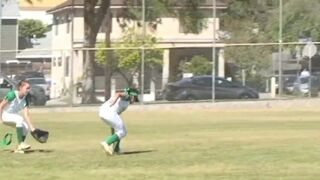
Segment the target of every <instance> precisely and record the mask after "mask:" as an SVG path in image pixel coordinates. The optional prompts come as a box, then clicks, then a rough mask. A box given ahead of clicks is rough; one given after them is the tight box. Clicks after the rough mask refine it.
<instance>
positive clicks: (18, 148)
mask: <svg viewBox="0 0 320 180" xmlns="http://www.w3.org/2000/svg"><path fill="white" fill-rule="evenodd" d="M13 153H17V154H24V150H22V149H21V148H20V147H19V146H18V147H17V149H15V150H14V151H13Z"/></svg>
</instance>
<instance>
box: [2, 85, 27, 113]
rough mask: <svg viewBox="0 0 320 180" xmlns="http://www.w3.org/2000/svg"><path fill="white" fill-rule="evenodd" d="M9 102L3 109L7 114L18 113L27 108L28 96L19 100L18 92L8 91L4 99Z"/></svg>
mask: <svg viewBox="0 0 320 180" xmlns="http://www.w3.org/2000/svg"><path fill="white" fill-rule="evenodd" d="M4 99H6V100H7V101H8V102H9V106H8V107H7V108H6V109H5V111H6V112H8V113H19V112H20V111H21V110H22V109H24V108H25V107H28V106H29V100H28V99H29V94H28V95H27V96H24V97H22V98H19V94H18V91H16V90H15V91H14V90H12V91H9V92H8V94H7V95H6V96H5V97H4Z"/></svg>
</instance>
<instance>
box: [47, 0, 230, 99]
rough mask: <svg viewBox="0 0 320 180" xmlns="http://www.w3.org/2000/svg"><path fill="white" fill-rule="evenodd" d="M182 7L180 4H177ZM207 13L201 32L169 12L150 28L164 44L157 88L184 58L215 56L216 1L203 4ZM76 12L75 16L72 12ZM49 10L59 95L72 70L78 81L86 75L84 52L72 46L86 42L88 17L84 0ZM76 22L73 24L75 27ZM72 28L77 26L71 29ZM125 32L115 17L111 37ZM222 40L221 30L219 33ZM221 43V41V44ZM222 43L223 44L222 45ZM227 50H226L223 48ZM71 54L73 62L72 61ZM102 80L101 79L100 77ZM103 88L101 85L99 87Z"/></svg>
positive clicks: (118, 0) (116, 3)
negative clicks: (188, 29)
mask: <svg viewBox="0 0 320 180" xmlns="http://www.w3.org/2000/svg"><path fill="white" fill-rule="evenodd" d="M123 2H124V1H123V0H113V1H111V10H112V13H113V14H115V13H117V12H118V11H121V9H123V8H126V6H125V5H124V3H123ZM177 8H178V7H177ZM200 8H201V9H202V10H203V11H204V12H205V14H206V15H207V18H206V19H207V21H208V23H207V28H206V29H204V30H203V31H202V32H201V33H199V34H185V31H184V29H183V27H182V26H181V24H180V23H179V20H178V18H176V17H172V16H169V15H164V16H163V17H162V18H161V24H159V25H158V26H157V29H156V31H153V32H151V31H148V33H153V35H154V36H156V38H157V39H159V43H158V45H157V47H160V48H164V49H165V50H164V55H163V70H162V73H161V74H160V77H157V78H156V79H160V82H159V83H156V86H157V87H156V89H161V88H162V87H163V86H164V85H165V84H166V83H167V82H168V81H174V80H176V77H177V74H178V72H177V66H178V65H179V62H180V60H182V59H184V58H186V57H192V56H194V55H199V54H200V55H204V56H206V57H208V58H209V59H211V57H212V42H213V33H212V32H213V28H215V30H216V31H219V29H220V28H219V18H217V19H215V22H216V24H215V27H214V26H213V21H214V20H213V18H212V1H210V0H207V1H206V2H205V3H204V4H203V5H201V7H200ZM216 8H217V11H221V10H224V9H226V8H227V5H226V4H225V3H223V2H222V1H221V0H220V1H219V0H218V1H217V7H216ZM72 12H74V16H73V15H72ZM48 13H49V14H52V15H53V18H54V23H53V34H54V35H53V41H52V48H53V49H60V50H59V51H54V52H53V53H54V54H53V62H52V78H53V81H55V85H54V86H53V87H52V88H53V89H54V92H56V93H55V95H53V96H59V95H60V94H61V93H62V91H63V90H64V89H66V88H68V86H69V85H70V81H71V79H70V78H71V73H73V74H72V76H73V78H74V79H73V82H74V84H75V83H77V82H79V81H80V80H81V77H82V76H83V53H82V52H80V51H78V50H76V51H74V52H73V54H71V51H70V49H71V48H75V49H81V48H82V47H83V43H84V18H83V0H68V1H65V2H64V3H62V4H60V5H58V6H56V7H54V8H52V9H50V10H48ZM72 23H73V28H71V27H72ZM71 29H74V31H73V32H71ZM121 36H122V29H121V27H120V25H119V23H118V22H117V18H116V17H114V18H113V20H112V33H111V40H112V41H113V42H117V41H119V39H120V38H121ZM104 37H105V35H104V32H103V30H101V31H100V33H99V34H98V36H97V41H98V42H103V41H104ZM215 39H216V40H217V41H219V36H218V33H217V35H216V37H215ZM219 45H221V44H219V43H218V44H217V46H219ZM221 47H222V45H221ZM220 54H223V51H220ZM71 57H73V63H72V64H71V61H72V60H71ZM221 57H222V56H221ZM218 62H219V63H218V64H219V65H218V66H219V68H218V72H219V75H220V76H224V60H223V58H219V61H218ZM99 82H101V81H99ZM101 85H102V86H103V82H101V83H100V84H99V83H97V86H101ZM96 88H100V87H96Z"/></svg>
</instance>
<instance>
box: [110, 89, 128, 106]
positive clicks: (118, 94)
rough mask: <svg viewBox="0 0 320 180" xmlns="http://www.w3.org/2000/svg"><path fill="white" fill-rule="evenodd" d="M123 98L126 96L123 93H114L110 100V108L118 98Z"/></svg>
mask: <svg viewBox="0 0 320 180" xmlns="http://www.w3.org/2000/svg"><path fill="white" fill-rule="evenodd" d="M125 96H126V93H123V92H119V93H116V94H115V95H114V96H113V98H112V100H111V104H110V107H111V106H113V105H114V104H115V103H116V102H117V101H118V99H119V98H120V97H125Z"/></svg>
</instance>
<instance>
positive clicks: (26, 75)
mask: <svg viewBox="0 0 320 180" xmlns="http://www.w3.org/2000/svg"><path fill="white" fill-rule="evenodd" d="M27 78H45V77H44V74H43V73H41V72H37V71H26V72H21V73H19V74H17V75H16V76H15V77H14V80H16V81H19V80H22V79H27Z"/></svg>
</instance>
